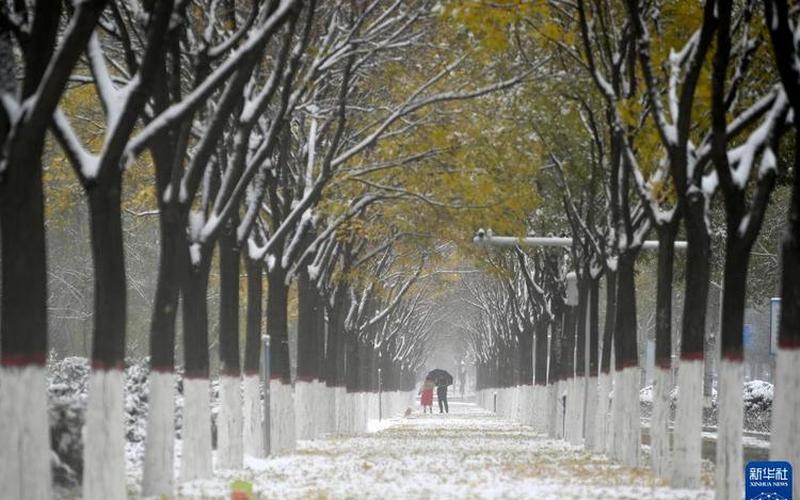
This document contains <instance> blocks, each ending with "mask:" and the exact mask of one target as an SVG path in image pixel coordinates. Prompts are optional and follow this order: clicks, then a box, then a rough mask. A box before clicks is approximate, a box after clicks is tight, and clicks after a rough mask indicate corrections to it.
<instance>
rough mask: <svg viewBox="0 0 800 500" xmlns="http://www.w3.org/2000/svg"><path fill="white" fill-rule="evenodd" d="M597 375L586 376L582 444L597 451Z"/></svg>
mask: <svg viewBox="0 0 800 500" xmlns="http://www.w3.org/2000/svg"><path fill="white" fill-rule="evenodd" d="M598 387H599V386H598V380H597V377H595V376H591V377H587V378H586V408H585V411H584V417H583V418H584V433H585V435H584V444H585V446H586V449H588V450H591V451H597V445H596V442H597V413H598V408H597V397H598V390H599V389H598Z"/></svg>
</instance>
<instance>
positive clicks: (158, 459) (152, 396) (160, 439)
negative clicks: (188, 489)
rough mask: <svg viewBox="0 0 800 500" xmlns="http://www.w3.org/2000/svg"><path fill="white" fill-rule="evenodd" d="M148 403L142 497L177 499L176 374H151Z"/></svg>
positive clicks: (156, 372)
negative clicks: (173, 497)
mask: <svg viewBox="0 0 800 500" xmlns="http://www.w3.org/2000/svg"><path fill="white" fill-rule="evenodd" d="M147 399H148V404H149V408H148V411H147V435H146V438H145V450H144V471H143V473H142V496H145V497H161V496H165V497H172V496H174V495H175V477H174V474H175V472H174V471H175V465H174V459H175V374H174V373H172V372H168V373H165V372H158V371H151V372H150V376H149V377H148V397H147Z"/></svg>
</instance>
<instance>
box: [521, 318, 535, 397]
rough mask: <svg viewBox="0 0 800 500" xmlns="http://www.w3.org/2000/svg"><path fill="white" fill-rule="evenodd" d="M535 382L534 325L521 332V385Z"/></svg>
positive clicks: (527, 326)
mask: <svg viewBox="0 0 800 500" xmlns="http://www.w3.org/2000/svg"><path fill="white" fill-rule="evenodd" d="M531 384H533V325H526V327H525V328H524V329H522V330H520V332H519V385H531Z"/></svg>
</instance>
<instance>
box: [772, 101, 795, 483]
mask: <svg viewBox="0 0 800 500" xmlns="http://www.w3.org/2000/svg"><path fill="white" fill-rule="evenodd" d="M794 113H795V115H794V126H795V137H794V141H795V142H794V180H793V182H792V198H791V203H790V206H789V213H788V217H787V218H788V222H787V224H786V228H785V229H784V233H783V244H782V253H781V262H782V264H783V268H782V269H781V315H780V323H779V327H778V352H777V360H776V368H775V406H774V410H773V413H772V439H771V443H772V446H771V448H770V459H772V460H787V461H789V462H790V463H792V464H800V391H798V387H800V368H798V367H800V326H799V325H800V175H798V172H800V116H798V110H797V109H796V108H795V109H794ZM792 491H793V493H794V496H795V497H800V481H798V480H797V479H795V481H794V486H793V490H792Z"/></svg>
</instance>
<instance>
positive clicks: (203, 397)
mask: <svg viewBox="0 0 800 500" xmlns="http://www.w3.org/2000/svg"><path fill="white" fill-rule="evenodd" d="M208 389H209V382H208V379H207V378H184V379H183V427H182V429H181V437H182V438H183V452H182V454H181V469H180V480H181V481H192V480H194V479H206V478H209V477H211V474H212V463H211V407H210V405H209V390H208Z"/></svg>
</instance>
